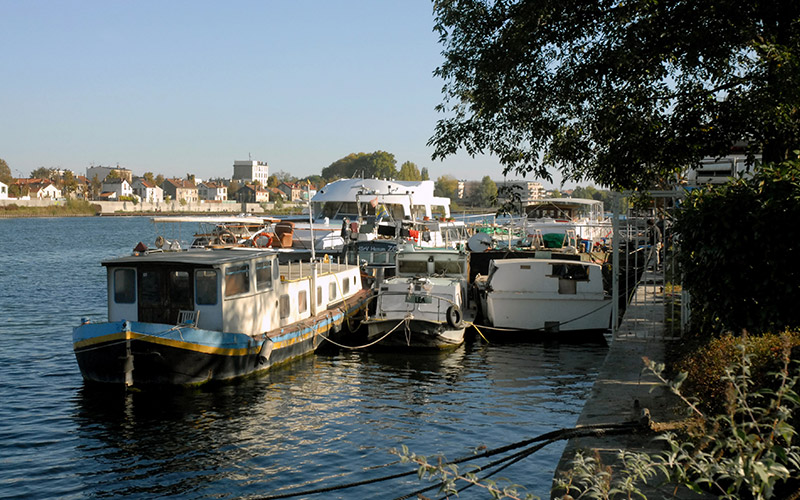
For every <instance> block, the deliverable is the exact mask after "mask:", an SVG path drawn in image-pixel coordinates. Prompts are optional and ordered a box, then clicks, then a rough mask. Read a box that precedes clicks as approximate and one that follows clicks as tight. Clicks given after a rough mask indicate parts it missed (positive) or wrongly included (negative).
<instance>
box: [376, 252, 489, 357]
mask: <svg viewBox="0 0 800 500" xmlns="http://www.w3.org/2000/svg"><path fill="white" fill-rule="evenodd" d="M396 265H397V270H396V276H393V277H391V278H388V279H386V280H385V281H383V282H380V283H378V285H377V286H378V289H377V295H376V296H375V297H374V300H375V310H374V313H372V314H371V315H370V316H368V317H367V319H366V320H365V321H364V324H365V325H366V327H367V341H368V342H369V343H376V345H378V346H379V347H381V348H386V347H391V348H436V349H444V348H451V347H456V346H458V345H461V344H462V343H463V342H464V331H465V329H466V327H467V325H468V324H469V323H471V321H472V320H473V319H474V311H473V309H472V307H471V304H470V303H469V293H468V289H467V276H468V273H469V271H468V261H467V255H466V253H464V252H462V251H458V250H454V249H415V248H413V247H411V246H405V247H401V248H399V249H398V251H397V254H396Z"/></svg>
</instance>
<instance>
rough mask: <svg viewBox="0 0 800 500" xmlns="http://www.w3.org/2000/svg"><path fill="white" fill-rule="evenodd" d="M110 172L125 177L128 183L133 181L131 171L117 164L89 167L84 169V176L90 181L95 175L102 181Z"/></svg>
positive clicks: (121, 177)
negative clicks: (114, 165) (113, 165)
mask: <svg viewBox="0 0 800 500" xmlns="http://www.w3.org/2000/svg"><path fill="white" fill-rule="evenodd" d="M111 172H116V173H117V177H119V178H120V179H125V180H126V181H128V184H130V183H131V182H133V172H131V171H130V170H128V169H127V168H123V167H120V166H119V165H117V166H116V167H103V166H97V167H89V168H87V169H86V178H87V179H89V181H91V180H92V179H94V178H95V177H97V178H98V179H99V180H100V181H101V182H102V181H104V180H105V179H106V177H108V174H110V173H111Z"/></svg>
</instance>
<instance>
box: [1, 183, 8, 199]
mask: <svg viewBox="0 0 800 500" xmlns="http://www.w3.org/2000/svg"><path fill="white" fill-rule="evenodd" d="M7 199H8V184H6V183H5V182H2V181H0V200H7Z"/></svg>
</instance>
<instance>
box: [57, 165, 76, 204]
mask: <svg viewBox="0 0 800 500" xmlns="http://www.w3.org/2000/svg"><path fill="white" fill-rule="evenodd" d="M77 189H78V180H77V179H75V174H73V173H72V170H67V171H66V172H64V177H63V178H62V179H61V191H62V192H63V193H64V197H65V198H69V195H70V194H72V193H74V192H75V191H76V190H77Z"/></svg>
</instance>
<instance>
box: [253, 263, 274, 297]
mask: <svg viewBox="0 0 800 500" xmlns="http://www.w3.org/2000/svg"><path fill="white" fill-rule="evenodd" d="M270 288H272V262H256V289H257V290H268V289H270Z"/></svg>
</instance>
